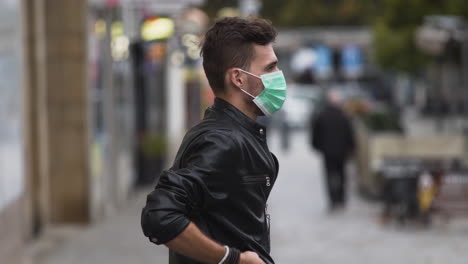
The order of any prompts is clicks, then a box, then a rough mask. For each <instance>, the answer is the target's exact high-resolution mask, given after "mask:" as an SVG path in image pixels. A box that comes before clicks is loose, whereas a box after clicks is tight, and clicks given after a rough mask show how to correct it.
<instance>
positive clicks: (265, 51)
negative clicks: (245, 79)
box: [253, 44, 277, 63]
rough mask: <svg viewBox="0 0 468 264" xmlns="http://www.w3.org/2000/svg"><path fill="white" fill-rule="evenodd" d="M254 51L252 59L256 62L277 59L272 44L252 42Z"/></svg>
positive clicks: (267, 61)
mask: <svg viewBox="0 0 468 264" xmlns="http://www.w3.org/2000/svg"><path fill="white" fill-rule="evenodd" d="M254 51H255V52H254V53H255V54H254V58H253V61H257V62H258V63H271V62H273V61H275V60H277V58H276V54H275V51H274V50H273V45H272V44H268V45H265V46H262V45H256V44H254Z"/></svg>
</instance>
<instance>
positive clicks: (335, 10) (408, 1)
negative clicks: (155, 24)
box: [204, 0, 468, 72]
mask: <svg viewBox="0 0 468 264" xmlns="http://www.w3.org/2000/svg"><path fill="white" fill-rule="evenodd" d="M237 5H238V1H236V0H206V1H205V5H204V10H205V11H206V12H207V13H208V14H209V15H210V16H211V17H214V16H215V15H216V12H217V10H219V9H220V8H222V7H226V6H231V7H236V6H237ZM427 15H458V16H464V17H466V18H468V0H288V1H286V0H262V9H261V16H262V17H265V18H268V19H270V20H272V21H273V24H274V25H275V26H277V27H307V26H330V25H331V26H350V25H351V26H353V25H354V26H355V25H369V26H371V27H372V29H373V33H374V34H373V35H374V51H375V53H374V55H375V60H376V62H377V63H378V64H380V65H381V66H382V67H383V68H386V69H392V70H396V71H402V72H414V71H416V70H417V69H419V68H420V67H421V66H422V65H424V64H425V63H426V62H427V58H426V57H425V56H424V55H423V54H421V52H420V51H419V50H418V49H417V48H416V47H415V44H414V36H415V30H416V29H417V27H418V26H420V25H421V24H422V23H423V20H424V17H425V16H427Z"/></svg>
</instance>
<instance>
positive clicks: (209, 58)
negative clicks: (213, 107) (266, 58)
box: [201, 17, 277, 94]
mask: <svg viewBox="0 0 468 264" xmlns="http://www.w3.org/2000/svg"><path fill="white" fill-rule="evenodd" d="M276 34H277V33H276V30H275V29H274V28H273V25H272V24H271V22H270V21H268V20H265V19H261V18H248V19H244V18H239V17H229V18H223V19H221V20H219V21H218V22H216V23H215V24H214V26H213V27H211V28H210V29H209V30H208V31H207V32H206V34H205V38H204V41H203V43H202V48H201V56H202V57H203V68H204V69H205V74H206V77H207V78H208V82H209V83H210V86H211V89H213V92H214V93H215V94H216V93H218V92H223V91H224V88H225V87H224V74H225V73H226V71H227V70H228V69H229V68H232V67H239V68H244V69H247V68H249V67H250V63H251V61H252V59H253V57H254V55H255V54H254V48H253V44H257V45H262V46H265V45H268V44H270V43H272V42H273V41H275V38H276Z"/></svg>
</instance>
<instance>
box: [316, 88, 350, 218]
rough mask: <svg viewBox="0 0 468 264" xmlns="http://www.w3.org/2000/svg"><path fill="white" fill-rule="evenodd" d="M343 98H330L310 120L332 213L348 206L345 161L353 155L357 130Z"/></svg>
mask: <svg viewBox="0 0 468 264" xmlns="http://www.w3.org/2000/svg"><path fill="white" fill-rule="evenodd" d="M342 99H343V98H342V96H341V94H339V93H338V92H337V91H330V92H329V93H328V94H327V104H326V105H325V106H324V107H323V109H322V110H321V111H319V112H318V113H317V115H316V116H313V117H312V118H311V132H312V133H311V137H312V138H311V142H312V146H313V147H314V148H315V149H316V150H318V151H319V152H320V153H322V155H323V159H324V168H325V182H326V187H327V192H328V198H329V209H330V210H332V211H333V210H335V209H340V208H343V207H344V206H345V203H346V170H345V166H346V161H347V160H348V158H349V157H350V156H351V154H352V152H353V151H354V147H355V142H354V130H353V126H352V123H351V120H350V118H349V117H348V116H347V114H346V113H345V112H344V111H343V110H342V108H341V103H342V101H343V100H342Z"/></svg>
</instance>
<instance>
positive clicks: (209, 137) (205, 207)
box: [141, 98, 278, 264]
mask: <svg viewBox="0 0 468 264" xmlns="http://www.w3.org/2000/svg"><path fill="white" fill-rule="evenodd" d="M277 175H278V160H277V159H276V157H275V156H274V155H273V154H272V153H270V151H269V149H268V146H267V142H266V130H265V127H263V126H261V125H260V124H258V123H257V122H255V121H253V120H252V119H250V118H249V117H247V116H246V115H244V114H243V113H242V112H240V111H239V110H237V109H236V108H235V107H234V106H232V105H230V104H229V103H227V102H225V101H223V100H221V99H219V98H216V99H215V104H214V105H213V106H211V107H210V108H208V109H207V110H206V113H205V117H204V119H203V121H202V122H200V123H199V124H198V125H196V126H195V127H193V128H192V129H190V131H189V132H188V133H187V134H186V135H185V138H184V140H183V142H182V145H181V146H180V149H179V152H178V153H177V156H176V158H175V161H174V165H173V166H172V168H170V169H169V170H166V171H163V172H162V174H161V177H160V180H159V183H158V184H157V186H156V188H155V189H154V191H152V192H151V193H150V194H149V195H148V198H147V203H146V206H145V207H144V208H143V211H142V217H141V224H142V228H143V232H144V234H145V236H147V237H149V239H150V241H152V242H154V243H156V244H164V243H166V242H168V241H170V240H172V239H173V238H175V237H176V236H178V235H179V234H180V233H181V232H183V230H184V229H185V228H186V227H187V225H188V224H189V223H190V221H192V222H194V223H195V224H196V225H197V226H198V227H199V228H200V229H201V230H202V231H203V232H204V233H205V234H206V235H207V236H209V237H210V238H212V239H213V240H215V241H217V242H219V243H220V244H222V245H228V246H230V247H235V248H238V249H239V250H241V251H247V250H249V251H254V252H256V253H258V255H259V256H260V257H261V258H262V259H263V260H264V261H265V262H266V263H267V264H273V263H274V261H273V259H272V258H271V256H270V254H269V253H270V230H269V216H268V214H267V213H266V204H267V199H268V196H269V194H270V191H271V188H272V187H273V184H274V183H275V180H276V177H277ZM169 263H170V264H195V263H199V262H197V261H194V260H192V259H189V258H186V257H184V256H182V255H179V254H177V253H175V252H173V251H170V255H169Z"/></svg>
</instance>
